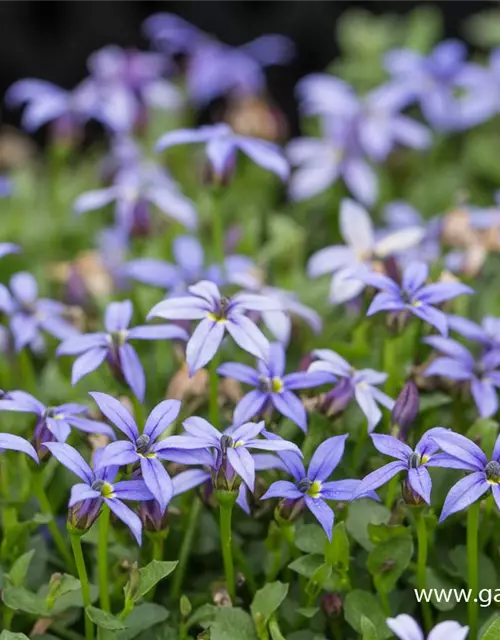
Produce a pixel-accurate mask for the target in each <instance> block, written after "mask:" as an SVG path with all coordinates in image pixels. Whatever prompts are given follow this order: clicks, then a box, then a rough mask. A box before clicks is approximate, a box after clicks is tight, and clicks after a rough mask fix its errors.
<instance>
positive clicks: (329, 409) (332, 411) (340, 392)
mask: <svg viewBox="0 0 500 640" xmlns="http://www.w3.org/2000/svg"><path fill="white" fill-rule="evenodd" d="M352 395H353V391H352V387H351V384H350V382H349V380H346V379H342V380H341V381H340V382H339V383H338V384H337V385H336V386H335V387H334V388H333V389H332V390H331V391H329V392H328V393H327V394H325V397H324V399H323V403H322V405H321V412H322V413H324V414H325V415H326V416H328V417H329V418H333V417H338V416H340V415H341V414H342V413H343V412H344V410H345V409H346V407H347V405H348V404H349V402H351V400H352Z"/></svg>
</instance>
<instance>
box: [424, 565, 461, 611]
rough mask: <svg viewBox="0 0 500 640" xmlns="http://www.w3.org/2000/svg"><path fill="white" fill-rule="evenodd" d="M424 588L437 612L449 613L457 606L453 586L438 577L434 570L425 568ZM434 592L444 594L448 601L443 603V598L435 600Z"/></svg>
mask: <svg viewBox="0 0 500 640" xmlns="http://www.w3.org/2000/svg"><path fill="white" fill-rule="evenodd" d="M426 586H427V591H430V592H431V594H432V595H431V603H432V605H433V606H434V607H436V609H437V610H438V611H451V610H452V609H454V608H455V607H456V606H457V599H456V597H455V585H454V584H453V582H451V581H450V580H447V579H446V578H443V576H440V575H439V574H438V573H437V572H436V571H435V570H434V569H431V568H430V567H427V570H426ZM436 592H438V593H440V594H442V593H446V595H447V596H449V601H448V602H445V601H444V599H443V598H439V601H438V598H436Z"/></svg>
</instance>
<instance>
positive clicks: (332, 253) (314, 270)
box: [307, 245, 356, 278]
mask: <svg viewBox="0 0 500 640" xmlns="http://www.w3.org/2000/svg"><path fill="white" fill-rule="evenodd" d="M353 263H356V258H355V256H354V253H353V250H352V249H351V247H345V246H343V245H337V246H333V247H325V248H324V249H320V250H319V251H316V253H314V254H313V255H312V256H311V257H310V258H309V262H308V263H307V275H308V276H309V277H310V278H318V277H319V276H323V275H325V274H326V273H333V272H335V271H338V270H339V269H342V268H344V267H348V266H350V265H351V264H353Z"/></svg>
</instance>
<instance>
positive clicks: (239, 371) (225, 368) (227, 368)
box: [217, 362, 259, 386]
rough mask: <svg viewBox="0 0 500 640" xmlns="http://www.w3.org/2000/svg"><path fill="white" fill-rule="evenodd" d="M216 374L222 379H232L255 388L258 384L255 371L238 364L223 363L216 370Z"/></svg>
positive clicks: (257, 376) (257, 375)
mask: <svg viewBox="0 0 500 640" xmlns="http://www.w3.org/2000/svg"><path fill="white" fill-rule="evenodd" d="M217 374H218V375H219V376H223V377H224V378H232V379H233V380H238V382H244V383H245V384H250V385H253V386H257V385H258V384H259V374H258V372H257V371H256V370H255V369H252V367H249V366H248V365H246V364H241V363H239V362H225V363H224V364H221V365H220V367H219V368H218V369H217Z"/></svg>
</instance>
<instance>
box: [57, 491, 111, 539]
mask: <svg viewBox="0 0 500 640" xmlns="http://www.w3.org/2000/svg"><path fill="white" fill-rule="evenodd" d="M101 504H102V499H101V498H89V499H88V500H82V502H77V503H76V504H75V505H73V506H72V507H70V508H69V510H68V521H67V523H66V526H67V528H68V530H69V531H70V533H78V534H80V535H83V534H84V533H85V532H87V531H88V530H89V529H90V527H91V526H92V525H93V524H94V522H95V521H96V520H97V518H98V516H99V512H100V510H101Z"/></svg>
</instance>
